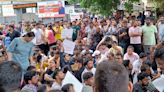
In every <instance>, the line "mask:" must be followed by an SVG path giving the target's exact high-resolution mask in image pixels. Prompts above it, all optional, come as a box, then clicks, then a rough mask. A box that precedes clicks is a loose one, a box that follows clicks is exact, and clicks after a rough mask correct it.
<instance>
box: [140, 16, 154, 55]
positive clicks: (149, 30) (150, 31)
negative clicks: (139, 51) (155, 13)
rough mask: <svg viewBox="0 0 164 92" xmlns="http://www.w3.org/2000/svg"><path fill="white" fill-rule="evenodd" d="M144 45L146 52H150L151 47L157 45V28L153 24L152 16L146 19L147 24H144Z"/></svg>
mask: <svg viewBox="0 0 164 92" xmlns="http://www.w3.org/2000/svg"><path fill="white" fill-rule="evenodd" d="M142 34H143V47H144V51H145V53H148V52H149V50H150V47H152V46H154V45H156V36H157V28H156V27H155V26H154V25H153V23H152V21H151V18H147V19H146V24H145V25H144V26H142Z"/></svg>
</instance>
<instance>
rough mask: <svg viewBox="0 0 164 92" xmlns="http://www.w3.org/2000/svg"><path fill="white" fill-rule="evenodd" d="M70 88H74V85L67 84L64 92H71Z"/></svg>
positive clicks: (63, 89)
mask: <svg viewBox="0 0 164 92" xmlns="http://www.w3.org/2000/svg"><path fill="white" fill-rule="evenodd" d="M70 87H73V84H70V83H69V84H65V85H64V86H63V87H62V91H63V92H69V89H70Z"/></svg>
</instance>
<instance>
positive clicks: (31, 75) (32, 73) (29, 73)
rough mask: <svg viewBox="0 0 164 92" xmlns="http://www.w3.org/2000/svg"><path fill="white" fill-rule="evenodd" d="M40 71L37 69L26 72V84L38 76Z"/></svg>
mask: <svg viewBox="0 0 164 92" xmlns="http://www.w3.org/2000/svg"><path fill="white" fill-rule="evenodd" d="M37 74H38V73H37V72H36V71H27V72H26V73H25V74H24V81H25V83H26V84H29V83H28V81H29V80H31V79H32V77H34V76H36V75H37Z"/></svg>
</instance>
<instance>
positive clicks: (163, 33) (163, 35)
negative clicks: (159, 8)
mask: <svg viewBox="0 0 164 92" xmlns="http://www.w3.org/2000/svg"><path fill="white" fill-rule="evenodd" d="M158 23H160V24H158V30H159V31H158V36H159V41H161V40H162V39H164V16H163V17H161V18H160V19H159V21H158Z"/></svg>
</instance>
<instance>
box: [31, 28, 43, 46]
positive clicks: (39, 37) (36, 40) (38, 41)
mask: <svg viewBox="0 0 164 92" xmlns="http://www.w3.org/2000/svg"><path fill="white" fill-rule="evenodd" d="M32 32H34V34H35V37H34V39H33V40H32V42H33V43H34V44H35V45H41V44H43V43H44V41H43V37H42V35H44V33H43V31H42V30H41V29H40V28H39V29H36V28H34V29H32Z"/></svg>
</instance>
